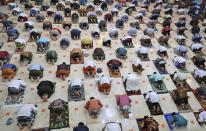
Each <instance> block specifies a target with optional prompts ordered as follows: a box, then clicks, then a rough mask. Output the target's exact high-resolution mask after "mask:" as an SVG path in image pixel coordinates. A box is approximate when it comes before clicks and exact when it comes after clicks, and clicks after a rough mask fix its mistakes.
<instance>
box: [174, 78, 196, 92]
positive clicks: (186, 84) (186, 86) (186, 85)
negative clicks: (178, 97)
mask: <svg viewBox="0 0 206 131" xmlns="http://www.w3.org/2000/svg"><path fill="white" fill-rule="evenodd" d="M170 77H171V79H172V81H173V82H174V84H175V86H176V87H178V83H177V82H175V81H174V80H173V77H174V75H173V74H172V75H170ZM183 85H184V87H181V88H185V89H186V90H187V91H192V88H191V87H190V85H189V84H188V83H187V81H185V82H184V83H183Z"/></svg>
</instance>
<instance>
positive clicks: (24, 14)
mask: <svg viewBox="0 0 206 131" xmlns="http://www.w3.org/2000/svg"><path fill="white" fill-rule="evenodd" d="M18 16H22V17H28V16H27V14H26V13H20V14H19V15H18Z"/></svg>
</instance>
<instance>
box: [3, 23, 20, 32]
mask: <svg viewBox="0 0 206 131" xmlns="http://www.w3.org/2000/svg"><path fill="white" fill-rule="evenodd" d="M16 26H17V23H13V29H15V28H16ZM0 33H7V30H6V28H4V27H2V28H1V31H0Z"/></svg>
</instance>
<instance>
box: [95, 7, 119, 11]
mask: <svg viewBox="0 0 206 131" xmlns="http://www.w3.org/2000/svg"><path fill="white" fill-rule="evenodd" d="M115 9H116V8H115ZM96 11H99V12H102V11H103V10H102V8H97V9H96Z"/></svg>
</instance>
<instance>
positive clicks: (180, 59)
mask: <svg viewBox="0 0 206 131" xmlns="http://www.w3.org/2000/svg"><path fill="white" fill-rule="evenodd" d="M174 61H175V62H178V63H185V62H186V61H187V60H186V59H185V58H184V57H181V56H176V57H175V59H174Z"/></svg>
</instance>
